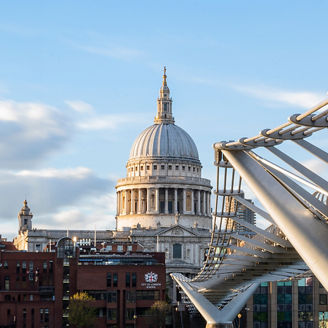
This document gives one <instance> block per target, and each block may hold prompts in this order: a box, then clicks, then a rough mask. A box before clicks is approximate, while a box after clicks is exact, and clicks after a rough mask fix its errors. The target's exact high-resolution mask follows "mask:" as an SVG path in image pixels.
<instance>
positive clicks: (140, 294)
mask: <svg viewBox="0 0 328 328" xmlns="http://www.w3.org/2000/svg"><path fill="white" fill-rule="evenodd" d="M136 296H137V300H159V290H137V293H136Z"/></svg>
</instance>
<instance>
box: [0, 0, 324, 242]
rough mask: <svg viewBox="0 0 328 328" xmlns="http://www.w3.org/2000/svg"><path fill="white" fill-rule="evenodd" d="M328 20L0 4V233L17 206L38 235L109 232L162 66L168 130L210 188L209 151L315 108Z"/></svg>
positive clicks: (219, 9) (298, 10) (278, 4)
mask: <svg viewBox="0 0 328 328" xmlns="http://www.w3.org/2000/svg"><path fill="white" fill-rule="evenodd" d="M327 9H328V2H327V1H311V2H309V1H251V2H250V1H247V2H246V1H179V2H177V1H165V2H157V1H52V2H51V1H10V2H9V1H8V2H1V4H0V45H1V46H0V136H1V138H0V157H1V163H0V193H1V195H2V197H1V199H0V233H2V234H3V235H5V236H7V237H9V238H11V237H13V236H14V234H15V233H16V230H17V219H16V216H17V213H18V211H19V209H20V208H21V203H22V201H23V199H24V198H25V197H26V198H27V199H28V201H29V205H30V206H31V209H32V211H33V212H34V215H35V218H34V225H35V226H37V227H46V226H47V227H59V226H62V227H63V228H78V227H85V228H92V229H93V228H94V227H95V225H96V227H97V228H99V229H100V228H101V229H105V228H108V229H111V228H113V227H114V215H115V204H116V201H115V190H114V186H115V182H116V179H117V178H120V177H124V176H125V164H126V161H127V159H128V155H129V150H130V147H131V145H132V143H133V140H134V139H135V138H136V137H137V135H138V134H139V133H140V132H141V131H142V130H143V129H144V128H146V127H147V126H149V125H151V124H152V122H153V118H154V116H155V112H156V98H157V96H158V91H159V88H160V85H161V78H162V69H163V66H164V65H166V66H167V73H168V84H169V87H170V89H171V95H172V97H173V113H174V117H175V120H176V124H178V125H179V126H181V127H182V128H184V129H185V130H186V131H187V132H188V133H190V135H191V136H192V137H193V139H194V141H195V142H196V144H197V146H198V151H199V154H200V159H201V161H202V164H203V167H204V169H203V176H204V177H208V178H211V179H214V177H215V170H214V167H213V165H212V163H213V151H212V144H213V143H214V142H216V141H221V140H231V139H237V138H240V137H243V136H252V135H255V134H257V133H258V131H259V130H261V129H264V128H270V127H274V126H276V125H278V124H280V123H283V122H285V120H286V118H287V117H288V116H290V115H291V114H293V113H299V112H303V111H305V110H306V109H307V108H310V107H311V106H312V105H315V104H316V103H317V102H319V101H320V100H322V99H323V98H325V97H326V92H327V90H328V87H327V75H328V74H327V55H326V54H327V42H326V40H327V31H328V28H327V27H328V26H327V25H328V24H327V19H326V13H327ZM324 140H325V139H324V135H323V137H322V136H321V139H320V142H322V143H323V144H324V143H325V142H324ZM326 146H327V145H326Z"/></svg>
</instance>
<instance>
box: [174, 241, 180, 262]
mask: <svg viewBox="0 0 328 328" xmlns="http://www.w3.org/2000/svg"><path fill="white" fill-rule="evenodd" d="M181 257H182V246H181V244H173V258H174V259H181Z"/></svg>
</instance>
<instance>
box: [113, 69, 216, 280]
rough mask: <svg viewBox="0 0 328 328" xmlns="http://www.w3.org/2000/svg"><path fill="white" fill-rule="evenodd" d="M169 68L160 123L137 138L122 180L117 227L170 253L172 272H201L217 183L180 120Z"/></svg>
mask: <svg viewBox="0 0 328 328" xmlns="http://www.w3.org/2000/svg"><path fill="white" fill-rule="evenodd" d="M166 78H167V77H166V72H165V68H164V75H163V84H162V87H161V89H160V93H159V98H158V99H157V114H156V116H155V119H154V124H153V125H151V126H150V127H148V128H146V129H145V130H144V131H143V132H141V133H140V135H139V136H138V137H137V138H136V140H135V141H134V143H133V145H132V148H131V151H130V157H129V160H128V162H127V165H126V169H127V174H126V178H123V179H120V180H118V183H117V185H116V193H117V217H116V220H117V222H116V224H117V230H122V231H127V230H129V231H130V238H131V239H132V240H133V241H138V242H139V243H140V244H142V245H143V246H144V247H145V249H148V250H157V251H162V252H165V253H166V267H167V272H183V273H185V274H187V275H189V274H195V273H197V272H198V271H199V268H200V266H201V265H202V262H203V260H204V253H205V251H206V249H207V247H208V243H209V239H210V231H209V230H210V229H211V227H212V216H211V201H210V200H211V188H212V187H211V184H210V181H209V180H208V179H204V178H202V175H201V174H202V165H201V163H200V161H199V156H198V151H197V147H196V145H195V143H194V141H193V140H192V138H191V137H190V136H189V134H188V133H187V132H186V131H184V130H183V129H181V128H180V127H179V126H177V125H175V124H174V118H173V115H172V114H173V113H172V98H170V90H169V88H168V86H167V81H166Z"/></svg>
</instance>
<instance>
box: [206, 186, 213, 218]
mask: <svg viewBox="0 0 328 328" xmlns="http://www.w3.org/2000/svg"><path fill="white" fill-rule="evenodd" d="M207 208H208V216H211V214H212V213H211V193H210V192H208V193H207Z"/></svg>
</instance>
